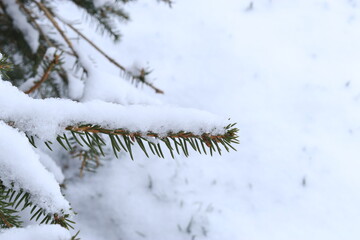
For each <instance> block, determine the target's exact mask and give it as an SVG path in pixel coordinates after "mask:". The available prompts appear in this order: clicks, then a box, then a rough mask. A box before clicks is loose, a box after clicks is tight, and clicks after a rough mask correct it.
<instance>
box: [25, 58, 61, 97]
mask: <svg viewBox="0 0 360 240" xmlns="http://www.w3.org/2000/svg"><path fill="white" fill-rule="evenodd" d="M59 58H60V55H57V54H56V53H54V58H53V60H52V61H51V62H50V64H49V65H48V66H47V68H46V69H45V71H44V74H43V75H42V77H41V79H40V80H39V81H37V82H35V85H34V86H32V87H31V88H30V89H29V90H27V91H25V93H26V94H30V93H32V92H33V91H35V90H36V89H38V88H39V87H40V85H41V84H42V83H43V82H45V81H46V80H47V79H48V78H49V75H50V73H51V71H52V70H53V68H54V67H55V66H56V65H57V64H59Z"/></svg>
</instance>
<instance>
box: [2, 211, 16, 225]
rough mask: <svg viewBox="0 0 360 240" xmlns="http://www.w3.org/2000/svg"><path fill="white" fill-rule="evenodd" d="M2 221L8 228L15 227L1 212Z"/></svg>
mask: <svg viewBox="0 0 360 240" xmlns="http://www.w3.org/2000/svg"><path fill="white" fill-rule="evenodd" d="M0 219H1V220H2V221H3V222H4V223H5V225H6V226H7V227H8V228H12V227H13V225H12V224H11V223H9V222H8V221H7V219H6V217H5V215H4V214H3V213H2V212H0Z"/></svg>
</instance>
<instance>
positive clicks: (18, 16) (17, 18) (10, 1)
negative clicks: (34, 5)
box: [2, 0, 40, 53]
mask: <svg viewBox="0 0 360 240" xmlns="http://www.w3.org/2000/svg"><path fill="white" fill-rule="evenodd" d="M2 2H3V3H4V5H5V7H6V11H7V12H8V14H9V15H10V16H11V19H12V21H13V24H14V26H15V27H17V28H18V29H19V30H20V31H21V32H22V34H23V35H24V37H25V39H26V41H27V42H28V43H29V46H30V48H31V50H32V52H33V53H35V52H36V51H37V49H38V48H39V36H40V35H39V32H38V31H36V30H35V29H34V27H33V26H32V25H31V24H30V23H29V22H28V21H27V18H26V16H25V15H24V14H25V13H23V12H21V11H20V8H19V5H18V4H17V3H16V1H15V0H4V1H2Z"/></svg>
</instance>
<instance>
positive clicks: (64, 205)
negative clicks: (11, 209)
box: [0, 121, 71, 213]
mask: <svg viewBox="0 0 360 240" xmlns="http://www.w3.org/2000/svg"><path fill="white" fill-rule="evenodd" d="M19 149H21V151H19ZM0 176H1V180H2V182H3V184H4V186H6V187H12V184H13V188H14V189H15V190H20V189H23V190H24V191H25V192H29V193H30V194H31V200H32V202H33V203H34V204H36V205H37V206H38V207H41V208H44V209H45V210H47V212H48V213H61V210H64V212H65V213H71V211H70V210H69V209H70V206H69V203H68V201H66V200H65V198H64V197H63V195H62V194H61V192H60V187H59V184H58V183H57V182H56V180H55V177H54V175H53V174H52V173H50V172H48V171H47V170H46V169H45V168H44V166H43V165H42V164H41V163H40V161H39V155H37V154H36V153H35V152H34V150H33V148H32V146H31V145H30V143H29V141H28V139H27V138H26V136H25V134H24V133H20V132H19V131H18V130H16V129H14V128H12V127H10V126H8V125H6V124H5V123H4V122H2V121H0Z"/></svg>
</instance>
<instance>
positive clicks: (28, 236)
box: [0, 225, 71, 240]
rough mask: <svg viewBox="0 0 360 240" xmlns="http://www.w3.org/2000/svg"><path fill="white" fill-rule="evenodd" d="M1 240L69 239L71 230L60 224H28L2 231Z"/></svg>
mask: <svg viewBox="0 0 360 240" xmlns="http://www.w3.org/2000/svg"><path fill="white" fill-rule="evenodd" d="M0 233H1V234H0V240H69V239H70V238H71V235H70V233H69V231H67V230H66V229H65V228H63V227H60V226H59V225H39V226H34V225H33V226H28V227H26V228H11V229H7V230H3V231H0Z"/></svg>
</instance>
